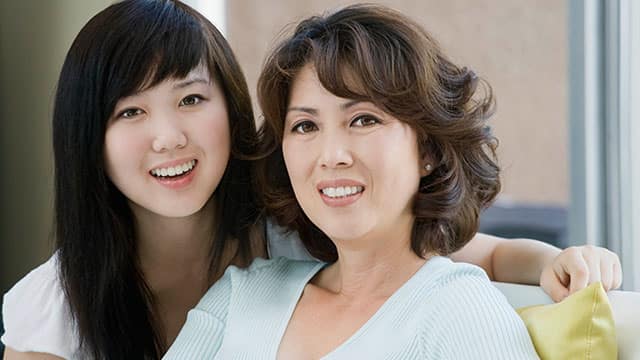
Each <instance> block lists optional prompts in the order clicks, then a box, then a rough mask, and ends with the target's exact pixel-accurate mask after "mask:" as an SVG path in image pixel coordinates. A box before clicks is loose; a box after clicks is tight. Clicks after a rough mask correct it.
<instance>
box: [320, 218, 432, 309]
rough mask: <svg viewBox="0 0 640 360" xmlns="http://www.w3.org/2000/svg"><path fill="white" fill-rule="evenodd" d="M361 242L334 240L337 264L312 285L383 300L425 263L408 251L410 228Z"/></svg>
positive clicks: (354, 297) (355, 295)
mask: <svg viewBox="0 0 640 360" xmlns="http://www.w3.org/2000/svg"><path fill="white" fill-rule="evenodd" d="M399 228H404V230H400V231H392V232H389V233H385V234H376V235H374V234H369V235H367V236H365V237H363V238H362V239H349V240H341V241H334V243H335V244H336V247H337V249H338V261H336V262H335V263H334V264H332V265H331V266H329V267H327V269H325V270H324V271H323V272H321V273H320V274H319V275H318V277H317V281H315V282H316V285H318V286H321V287H324V288H326V289H328V290H329V291H331V292H334V293H336V294H340V295H343V296H346V297H349V298H351V299H353V300H354V301H358V299H361V300H362V301H365V302H366V301H367V299H386V298H388V297H389V296H391V295H392V294H393V293H394V292H395V291H396V290H398V289H399V288H400V287H401V286H402V285H403V284H404V283H405V282H407V281H408V280H409V278H411V276H413V275H414V274H415V273H416V271H418V269H420V267H421V266H422V265H424V263H425V262H426V260H425V259H423V258H421V257H419V256H418V255H416V254H415V253H414V252H413V251H412V249H411V226H410V225H409V226H403V227H399Z"/></svg>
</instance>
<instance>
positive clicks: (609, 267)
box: [540, 245, 622, 302]
mask: <svg viewBox="0 0 640 360" xmlns="http://www.w3.org/2000/svg"><path fill="white" fill-rule="evenodd" d="M598 281H600V282H602V286H603V287H604V290H605V291H609V290H611V289H617V288H619V287H620V284H622V269H621V266H620V259H619V258H618V255H616V254H615V253H613V252H611V251H609V250H607V249H605V248H601V247H597V246H592V245H585V246H573V247H570V248H567V249H564V250H563V251H562V252H561V253H560V254H558V255H557V256H556V257H555V258H554V259H553V261H552V262H551V263H549V264H548V265H547V266H545V267H544V269H543V270H542V273H541V274H540V286H542V289H544V291H545V292H546V293H547V294H549V296H551V298H552V299H553V301H555V302H558V301H560V300H562V299H564V298H565V297H567V296H569V295H571V294H573V293H574V292H576V291H578V290H581V289H583V288H585V287H586V286H587V285H589V284H591V283H594V282H598Z"/></svg>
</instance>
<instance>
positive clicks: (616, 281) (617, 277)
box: [611, 255, 622, 289]
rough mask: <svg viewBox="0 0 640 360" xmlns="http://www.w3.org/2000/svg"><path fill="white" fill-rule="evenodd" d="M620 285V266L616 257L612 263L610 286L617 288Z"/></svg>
mask: <svg viewBox="0 0 640 360" xmlns="http://www.w3.org/2000/svg"><path fill="white" fill-rule="evenodd" d="M616 257H617V255H616ZM621 285H622V268H621V265H620V260H619V259H618V260H617V261H616V262H615V263H613V286H612V287H611V288H612V289H617V288H619V287H620V286H621Z"/></svg>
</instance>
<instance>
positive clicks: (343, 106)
mask: <svg viewBox="0 0 640 360" xmlns="http://www.w3.org/2000/svg"><path fill="white" fill-rule="evenodd" d="M361 102H363V101H362V100H351V101H347V102H346V103H344V104H341V105H340V109H342V110H347V109H349V108H350V107H353V106H355V105H357V104H359V103H361ZM290 111H301V112H306V113H308V114H311V115H314V116H315V115H318V110H316V109H314V108H310V107H305V106H292V107H289V108H288V109H287V112H290Z"/></svg>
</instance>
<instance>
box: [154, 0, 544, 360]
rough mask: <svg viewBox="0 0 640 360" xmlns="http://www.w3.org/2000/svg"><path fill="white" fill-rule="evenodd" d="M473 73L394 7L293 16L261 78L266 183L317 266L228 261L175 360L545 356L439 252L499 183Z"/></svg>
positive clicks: (281, 219)
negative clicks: (294, 20)
mask: <svg viewBox="0 0 640 360" xmlns="http://www.w3.org/2000/svg"><path fill="white" fill-rule="evenodd" d="M479 84H482V83H481V81H479V79H478V78H477V77H476V76H475V75H474V73H473V72H472V71H469V70H467V69H466V68H460V67H458V66H456V65H455V64H453V63H452V62H450V61H449V60H448V59H447V57H446V56H445V54H444V53H443V52H442V51H441V50H440V48H439V47H438V45H437V44H436V42H435V41H434V40H433V39H432V38H431V36H430V35H429V34H427V33H426V32H425V31H424V30H423V29H422V28H420V26H418V25H416V24H415V23H414V22H412V21H411V20H410V19H408V18H406V17H405V16H403V15H401V14H399V13H397V12H394V11H392V10H390V9H387V8H384V7H378V6H373V5H355V6H349V7H346V8H344V9H342V10H339V11H337V12H335V13H333V14H329V15H326V16H319V17H311V18H308V19H306V20H303V21H302V22H301V23H300V24H298V26H297V28H296V29H295V31H294V33H293V35H291V36H290V37H287V38H286V39H284V40H283V41H282V43H281V44H280V45H279V46H278V47H277V48H276V49H275V50H274V52H273V53H272V54H271V56H270V57H269V58H268V59H267V62H266V65H265V67H264V69H263V71H262V74H261V76H260V80H259V84H258V96H259V100H260V105H261V108H262V110H263V112H264V115H265V125H264V127H263V129H262V130H263V133H262V134H263V141H264V144H265V146H267V155H266V158H265V160H264V161H262V162H261V163H260V167H259V168H258V170H259V171H258V177H257V179H258V180H259V184H260V185H261V187H259V190H260V193H261V194H262V195H263V197H264V203H265V204H266V206H267V207H268V209H269V211H270V214H271V215H273V216H274V217H275V218H276V219H277V221H278V223H280V224H281V225H283V226H284V227H286V228H288V229H291V230H294V231H296V232H298V233H299V234H300V235H301V239H302V241H303V242H304V244H305V246H306V248H307V250H308V251H309V252H310V253H311V254H312V255H313V256H315V257H316V258H318V259H320V260H322V262H316V261H294V260H290V259H286V258H279V259H274V260H256V261H255V262H254V263H253V264H252V265H251V266H250V267H249V268H248V269H243V270H241V269H237V268H236V267H233V266H232V267H230V268H229V269H228V271H227V272H226V274H225V276H224V277H223V278H222V279H220V280H219V281H218V282H217V283H216V284H215V285H214V286H213V287H212V288H211V289H210V290H209V291H208V292H207V294H206V295H205V296H204V298H203V299H202V300H201V301H200V303H199V304H198V306H197V307H196V308H195V309H194V310H192V311H190V312H189V315H188V318H187V322H186V324H185V327H184V328H183V329H182V331H181V332H180V335H179V336H178V338H177V339H176V341H175V343H174V345H173V346H172V347H171V348H170V349H169V352H168V353H167V356H166V358H167V359H214V358H215V359H229V358H238V359H240V358H241V359H275V358H277V359H302V358H304V359H320V358H322V359H327V360H328V359H373V358H376V359H407V360H409V359H471V358H473V359H534V358H537V355H536V353H535V350H534V348H533V345H532V343H531V341H530V339H529V336H528V333H527V330H526V328H525V326H524V324H523V323H522V322H521V321H520V319H519V317H518V315H517V314H516V313H515V311H514V310H513V309H512V308H511V307H510V305H509V304H508V303H507V301H506V299H505V298H504V297H503V296H501V294H500V292H499V291H498V290H496V289H495V288H493V287H492V285H491V283H490V281H489V279H488V278H487V276H486V274H485V273H484V272H483V271H482V270H481V269H479V268H477V267H475V266H472V265H468V264H461V263H453V262H452V261H451V260H449V259H447V258H445V257H444V256H447V255H449V254H452V253H453V252H455V251H456V250H458V249H460V248H462V247H463V246H464V245H465V244H466V243H467V242H468V241H469V240H470V239H471V238H472V237H473V236H474V234H475V232H476V230H477V227H478V215H479V213H480V211H481V210H482V209H483V208H484V207H486V206H488V205H489V204H490V202H491V201H492V200H493V199H494V197H495V196H496V195H497V193H498V191H499V189H500V181H499V168H498V166H497V164H496V162H495V148H496V140H495V138H494V137H493V136H492V135H491V132H490V129H489V128H488V126H487V122H486V121H487V119H488V117H489V116H490V115H491V112H492V105H493V98H492V96H491V91H490V89H489V88H488V85H487V87H486V88H484V89H485V90H488V91H486V92H485V93H482V92H479V91H476V90H477V89H478V85H479Z"/></svg>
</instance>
